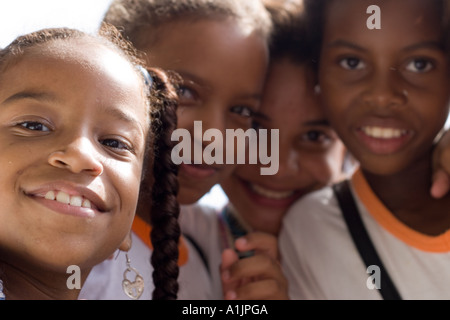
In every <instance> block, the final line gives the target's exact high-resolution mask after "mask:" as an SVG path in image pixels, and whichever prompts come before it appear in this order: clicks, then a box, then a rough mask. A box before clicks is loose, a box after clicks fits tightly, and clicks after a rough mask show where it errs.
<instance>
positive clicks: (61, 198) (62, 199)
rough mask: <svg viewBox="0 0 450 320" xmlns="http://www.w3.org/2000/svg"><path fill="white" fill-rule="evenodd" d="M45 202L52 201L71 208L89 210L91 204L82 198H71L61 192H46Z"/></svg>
mask: <svg viewBox="0 0 450 320" xmlns="http://www.w3.org/2000/svg"><path fill="white" fill-rule="evenodd" d="M44 198H45V199H47V200H53V201H56V202H59V203H63V204H67V205H70V206H73V207H82V208H89V209H91V208H92V206H91V202H90V201H89V200H88V199H86V198H84V197H82V196H71V195H69V194H68V193H65V192H63V191H56V190H55V191H48V192H47V193H46V194H45V196H44Z"/></svg>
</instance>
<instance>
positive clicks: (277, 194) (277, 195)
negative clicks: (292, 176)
mask: <svg viewBox="0 0 450 320" xmlns="http://www.w3.org/2000/svg"><path fill="white" fill-rule="evenodd" d="M250 186H251V188H252V190H253V191H255V192H256V193H257V194H259V195H261V196H263V197H266V198H269V199H277V200H279V199H285V198H288V197H290V196H292V195H293V194H294V191H273V190H268V189H265V188H263V187H261V186H259V185H256V184H250Z"/></svg>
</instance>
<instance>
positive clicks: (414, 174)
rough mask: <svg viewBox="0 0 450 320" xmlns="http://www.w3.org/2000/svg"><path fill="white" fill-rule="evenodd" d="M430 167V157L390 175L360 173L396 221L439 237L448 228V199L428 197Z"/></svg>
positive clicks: (449, 223) (449, 203)
mask: <svg viewBox="0 0 450 320" xmlns="http://www.w3.org/2000/svg"><path fill="white" fill-rule="evenodd" d="M431 168H432V166H431V157H424V158H423V159H421V160H420V161H417V162H415V163H414V164H413V165H411V166H410V167H408V168H406V169H405V170H403V171H401V172H398V173H395V174H393V175H386V176H380V175H374V174H371V173H369V172H367V171H365V170H364V169H363V170H362V171H363V173H364V176H365V178H366V180H367V182H368V183H369V185H370V187H371V188H372V190H373V192H374V193H375V194H376V195H377V197H378V198H379V199H380V200H381V202H382V203H383V204H384V205H385V206H386V207H387V208H388V209H389V211H390V212H392V214H393V215H395V216H396V218H397V219H399V220H400V221H402V222H403V223H404V224H406V225H407V226H409V227H410V228H412V229H413V230H416V231H418V232H421V233H423V234H427V235H439V234H441V233H443V232H445V231H446V230H448V229H449V228H450V216H449V215H448V214H446V212H447V211H446V210H445V208H448V206H449V205H450V197H449V196H447V197H444V198H443V199H439V200H437V199H434V198H432V197H431V195H430V188H431V176H432V171H431Z"/></svg>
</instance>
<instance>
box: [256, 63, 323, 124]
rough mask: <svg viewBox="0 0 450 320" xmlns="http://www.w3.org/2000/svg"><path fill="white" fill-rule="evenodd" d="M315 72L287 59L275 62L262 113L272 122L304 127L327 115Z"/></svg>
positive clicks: (272, 65)
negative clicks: (322, 106)
mask: <svg viewBox="0 0 450 320" xmlns="http://www.w3.org/2000/svg"><path fill="white" fill-rule="evenodd" d="M314 83H315V82H314V76H313V70H312V69H311V68H310V67H308V66H306V65H300V64H298V63H295V62H292V61H291V60H290V59H289V58H283V59H281V60H276V61H274V62H272V63H271V66H270V68H269V73H268V77H267V82H266V85H265V88H264V95H263V102H262V106H261V112H262V113H263V114H265V115H267V116H268V117H269V118H270V119H271V120H272V121H279V122H281V123H284V124H287V123H294V126H297V127H298V126H300V124H301V123H303V122H305V121H310V120H311V119H315V120H316V119H321V118H323V117H324V112H323V110H322V108H321V106H320V102H319V99H318V96H317V95H316V94H314Z"/></svg>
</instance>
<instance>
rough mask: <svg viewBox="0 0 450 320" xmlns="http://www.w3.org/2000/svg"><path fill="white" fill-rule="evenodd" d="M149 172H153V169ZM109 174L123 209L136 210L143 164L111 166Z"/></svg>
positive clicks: (117, 164) (149, 169) (116, 164)
mask: <svg viewBox="0 0 450 320" xmlns="http://www.w3.org/2000/svg"><path fill="white" fill-rule="evenodd" d="M147 170H148V171H149V172H151V168H148V169H147ZM109 172H110V173H111V174H110V179H111V180H110V181H111V183H112V185H113V187H114V188H115V189H116V192H117V193H118V196H119V198H120V201H121V204H122V207H125V206H126V207H131V208H132V209H133V210H134V207H135V206H136V204H137V199H138V194H139V187H140V183H141V174H142V165H141V162H137V161H136V163H115V165H112V166H111V165H110V166H109Z"/></svg>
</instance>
